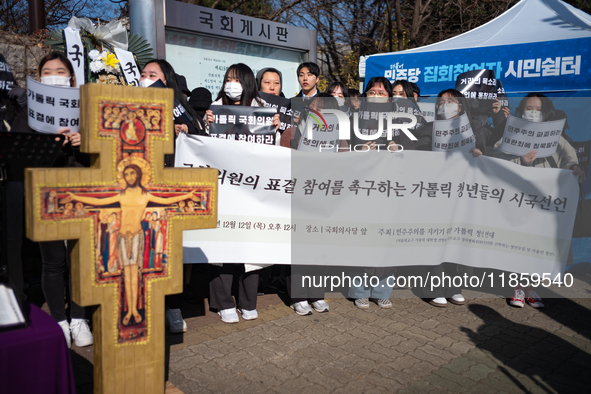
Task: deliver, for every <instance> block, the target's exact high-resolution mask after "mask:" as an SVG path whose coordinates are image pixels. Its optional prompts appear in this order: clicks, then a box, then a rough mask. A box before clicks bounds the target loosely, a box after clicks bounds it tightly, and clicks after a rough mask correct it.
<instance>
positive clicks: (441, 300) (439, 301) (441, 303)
mask: <svg viewBox="0 0 591 394" xmlns="http://www.w3.org/2000/svg"><path fill="white" fill-rule="evenodd" d="M429 304H431V305H433V306H437V307H440V308H443V307H446V306H447V300H446V299H445V297H437V298H433V299H432V300H431V301H429Z"/></svg>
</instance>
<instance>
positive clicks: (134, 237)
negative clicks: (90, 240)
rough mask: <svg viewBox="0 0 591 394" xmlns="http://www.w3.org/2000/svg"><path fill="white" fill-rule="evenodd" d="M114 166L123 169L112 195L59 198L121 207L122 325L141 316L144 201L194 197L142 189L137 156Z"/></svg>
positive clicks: (165, 201) (169, 201) (168, 202)
mask: <svg viewBox="0 0 591 394" xmlns="http://www.w3.org/2000/svg"><path fill="white" fill-rule="evenodd" d="M117 167H118V168H120V167H123V171H121V173H120V174H118V178H119V184H120V186H122V189H123V190H122V191H121V192H120V193H119V194H117V195H115V196H112V197H103V198H97V197H87V196H83V195H79V194H74V193H72V192H68V193H67V195H68V197H66V198H63V199H61V200H60V203H62V204H65V203H68V202H70V201H78V202H81V203H84V204H89V205H94V206H105V205H111V204H115V203H118V204H119V206H120V207H121V228H120V229H119V235H118V237H117V244H118V250H119V256H118V257H119V264H120V266H121V267H122V268H123V280H124V284H125V301H126V302H127V305H128V312H127V314H126V315H125V317H124V318H123V320H122V323H123V325H125V326H127V325H129V324H130V321H131V317H132V316H133V319H134V323H135V324H138V323H140V322H141V321H142V316H141V315H140V313H139V312H138V309H137V304H138V302H137V301H138V277H139V273H140V270H141V265H142V262H143V256H144V248H146V247H148V245H144V229H143V228H142V219H143V218H144V216H145V212H146V207H147V206H148V203H150V202H152V203H155V204H159V205H171V204H175V203H178V202H181V201H185V200H190V201H197V200H199V197H197V196H196V195H195V194H194V193H193V192H189V193H185V194H182V195H180V196H174V197H157V196H155V195H153V194H151V193H150V192H148V190H147V189H146V187H145V186H144V185H147V183H148V182H147V181H145V179H144V178H146V177H144V175H143V171H142V168H141V167H144V168H146V169H148V168H149V164H148V163H147V162H146V161H145V160H143V159H141V158H138V157H129V158H127V159H124V160H122V161H121V162H120V163H119V165H118V166H117Z"/></svg>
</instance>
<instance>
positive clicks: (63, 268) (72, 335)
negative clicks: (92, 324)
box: [37, 52, 94, 347]
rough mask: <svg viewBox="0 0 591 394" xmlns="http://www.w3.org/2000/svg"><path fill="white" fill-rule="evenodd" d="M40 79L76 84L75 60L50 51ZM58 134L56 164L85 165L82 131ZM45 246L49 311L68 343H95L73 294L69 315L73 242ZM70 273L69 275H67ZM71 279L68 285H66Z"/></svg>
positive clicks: (44, 273)
mask: <svg viewBox="0 0 591 394" xmlns="http://www.w3.org/2000/svg"><path fill="white" fill-rule="evenodd" d="M37 79H38V80H39V82H41V83H43V84H46V85H52V86H60V87H75V86H76V76H75V74H74V68H73V67H72V64H71V63H70V61H69V60H68V58H66V57H65V56H64V55H62V54H61V53H55V52H54V53H50V54H48V55H46V56H45V57H43V59H41V61H40V62H39V67H38V70H37ZM58 134H63V135H65V136H66V139H65V141H64V146H63V147H62V154H61V155H60V156H58V159H57V160H56V163H54V166H55V167H75V166H81V164H80V161H84V157H83V155H82V154H80V150H79V147H80V133H78V132H73V131H72V132H71V131H70V129H69V128H67V127H66V128H62V129H60V130H59V131H58ZM39 248H40V250H41V287H42V289H43V295H44V296H45V301H46V302H47V306H48V308H49V313H50V314H51V316H52V317H53V318H54V319H55V320H56V321H57V322H58V324H59V325H60V327H61V328H62V330H63V332H64V335H65V337H66V342H67V344H68V347H70V346H71V343H72V340H74V344H75V345H76V346H78V347H83V346H90V345H92V344H93V342H94V341H93V337H92V333H91V332H90V328H89V327H88V320H86V316H85V309H84V308H83V307H81V306H79V305H78V304H77V303H76V302H74V301H73V300H72V299H71V297H70V301H69V305H70V322H69V323H68V317H67V315H66V307H65V302H64V289H66V290H67V292H68V293H69V294H71V289H72V284H71V279H70V245H69V241H65V242H64V241H49V242H39ZM66 277H67V279H66ZM66 283H67V285H66Z"/></svg>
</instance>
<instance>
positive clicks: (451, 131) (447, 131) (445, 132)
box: [432, 114, 476, 153]
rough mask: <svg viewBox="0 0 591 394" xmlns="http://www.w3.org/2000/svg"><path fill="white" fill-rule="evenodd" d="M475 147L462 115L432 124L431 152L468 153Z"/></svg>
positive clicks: (464, 115)
mask: <svg viewBox="0 0 591 394" xmlns="http://www.w3.org/2000/svg"><path fill="white" fill-rule="evenodd" d="M475 146H476V137H474V132H473V131H472V126H471V125H470V121H469V120H468V115H466V114H463V115H462V116H459V117H457V118H454V119H448V120H441V119H437V120H435V122H433V146H432V148H433V151H435V152H452V151H456V150H457V151H460V152H464V153H469V152H470V150H471V149H472V148H474V147H475Z"/></svg>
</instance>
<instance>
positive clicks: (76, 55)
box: [64, 27, 84, 87]
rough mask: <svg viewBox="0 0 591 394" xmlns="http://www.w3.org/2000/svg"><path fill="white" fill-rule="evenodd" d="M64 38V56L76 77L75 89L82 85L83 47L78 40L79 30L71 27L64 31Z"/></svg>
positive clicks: (80, 40)
mask: <svg viewBox="0 0 591 394" xmlns="http://www.w3.org/2000/svg"><path fill="white" fill-rule="evenodd" d="M64 38H65V41H66V54H67V56H68V60H70V63H72V67H74V74H75V75H76V87H80V86H82V85H84V45H83V44H82V39H81V38H80V30H78V29H74V28H72V27H66V28H65V29H64Z"/></svg>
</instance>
